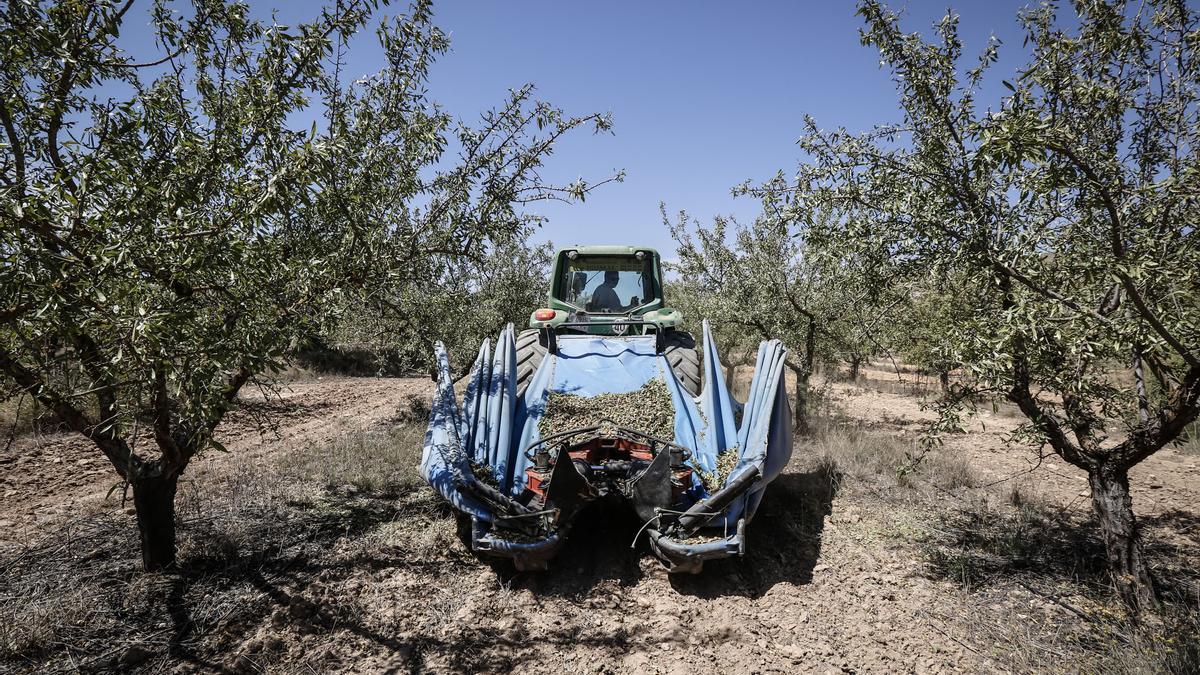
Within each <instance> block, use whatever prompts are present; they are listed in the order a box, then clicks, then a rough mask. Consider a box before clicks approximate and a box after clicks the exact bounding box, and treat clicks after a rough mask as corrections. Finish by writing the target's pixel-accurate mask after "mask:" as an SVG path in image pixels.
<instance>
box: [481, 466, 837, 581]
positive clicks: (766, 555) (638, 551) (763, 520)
mask: <svg viewBox="0 0 1200 675" xmlns="http://www.w3.org/2000/svg"><path fill="white" fill-rule="evenodd" d="M837 479H838V476H837V475H836V474H835V473H833V471H832V470H831V469H829V468H826V467H822V468H820V469H818V470H816V471H812V472H807V473H783V474H781V475H779V477H777V478H776V479H775V480H774V481H772V482H771V484H770V485H768V486H767V488H766V495H765V497H764V498H763V501H762V504H761V506H760V507H759V510H758V513H757V514H755V516H754V519H753V520H752V521H751V522H750V523H749V524H747V526H746V555H745V556H744V557H742V558H729V559H724V560H711V561H708V562H707V563H706V564H705V566H704V569H703V571H702V572H700V573H699V574H695V575H692V574H680V575H672V576H671V585H672V586H673V587H674V588H675V590H676V591H677V592H679V593H684V594H687V595H694V596H697V597H703V598H713V597H718V596H728V595H738V596H745V597H758V596H761V595H762V594H764V593H766V592H767V591H768V590H770V589H771V588H772V587H773V586H775V585H776V584H778V583H780V582H788V583H792V584H796V585H800V584H807V583H809V582H810V581H812V570H813V567H815V566H816V564H817V559H818V557H819V556H820V553H821V534H822V529H823V528H824V523H825V516H826V515H828V514H829V513H830V512H831V510H832V507H833V501H834V498H835V497H836V492H837V490H836V485H837ZM642 525H643V523H642V522H641V521H640V520H638V519H637V517H636V515H634V514H633V512H632V511H631V510H630V509H628V508H622V505H621V504H610V503H600V502H597V503H593V504H592V505H590V506H589V508H588V509H587V510H586V511H584V512H582V513H580V515H579V518H578V520H577V521H576V524H575V527H574V528H573V529H572V531H571V534H570V537H569V538H568V539H567V543H566V544H565V545H564V546H563V550H562V551H561V552H560V553H559V555H558V556H557V557H556V558H555V559H554V560H552V561H551V562H550V569H549V570H547V571H545V572H534V573H519V572H515V571H512V570H511V568H508V567H503V566H498V567H497V575H498V577H499V578H500V580H501V582H502V583H506V584H512V585H514V586H516V587H518V588H528V589H530V590H532V591H534V592H536V593H538V594H545V595H560V596H566V597H580V596H584V595H587V594H588V593H589V592H591V591H592V590H593V589H594V588H596V587H597V586H601V585H604V584H606V583H616V584H617V585H619V586H621V587H629V586H634V585H636V584H637V583H638V582H639V581H640V580H641V579H642V577H643V576H644V575H645V574H646V573H647V569H649V570H654V569H655V568H656V567H657V566H658V565H659V563H658V562H657V560H655V559H653V555H652V553H651V552H650V547H649V545H648V543H647V541H646V537H645V535H644V534H643V535H641V536H638V535H639V531H640V530H641V528H642ZM635 537H636V538H637V542H636V545H634V546H632V548H631V544H634V539H635Z"/></svg>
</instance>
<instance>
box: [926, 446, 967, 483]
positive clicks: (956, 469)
mask: <svg viewBox="0 0 1200 675" xmlns="http://www.w3.org/2000/svg"><path fill="white" fill-rule="evenodd" d="M919 469H920V470H921V472H922V473H923V474H924V475H925V476H927V477H928V478H929V480H930V482H932V483H933V484H934V485H936V486H937V487H939V488H941V489H943V490H957V489H960V488H972V487H975V486H976V485H978V484H979V477H978V476H977V475H976V473H975V469H974V468H973V467H972V466H971V462H970V461H968V460H967V459H966V458H965V457H962V456H960V455H954V454H950V453H947V452H945V451H937V452H934V453H931V454H930V455H929V456H927V457H925V459H924V460H922V465H921V466H920V467H919Z"/></svg>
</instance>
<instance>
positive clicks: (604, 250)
mask: <svg viewBox="0 0 1200 675" xmlns="http://www.w3.org/2000/svg"><path fill="white" fill-rule="evenodd" d="M564 251H575V252H576V253H578V254H580V255H635V254H637V252H638V251H642V252H644V253H649V254H650V255H653V256H655V257H658V251H656V250H654V249H653V248H651V247H649V246H581V245H578V244H577V245H575V246H564V247H563V248H561V249H559V253H562V252H564Z"/></svg>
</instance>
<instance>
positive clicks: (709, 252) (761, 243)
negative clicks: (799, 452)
mask: <svg viewBox="0 0 1200 675" xmlns="http://www.w3.org/2000/svg"><path fill="white" fill-rule="evenodd" d="M781 187H782V184H779V183H776V184H775V189H774V190H769V191H765V192H764V199H763V212H762V214H761V215H760V216H759V217H758V218H757V219H756V220H755V222H754V224H753V225H752V226H747V225H743V224H740V223H738V222H737V221H736V220H733V219H731V218H724V217H718V218H715V219H714V221H713V224H712V226H711V227H703V226H701V225H700V224H699V223H691V222H689V220H688V217H687V214H686V213H681V214H679V217H678V220H677V221H675V222H674V223H672V222H667V225H668V227H669V228H670V230H671V236H672V237H673V238H674V239H675V242H676V245H677V249H676V254H677V256H678V261H677V262H676V263H675V264H674V267H675V269H676V271H677V272H678V273H679V275H680V280H679V282H680V283H681V284H683V285H685V286H686V288H687V292H686V293H685V295H684V297H686V298H687V299H688V300H689V301H690V303H691V305H692V306H690V307H684V308H683V309H685V311H687V312H688V313H693V314H697V315H698V316H696V317H693V320H699V319H700V318H706V319H708V320H709V321H710V322H711V324H712V325H713V326H714V327H716V328H717V329H718V330H719V332H718V333H717V339H720V340H722V343H721V347H722V350H723V351H726V352H729V351H731V350H732V351H735V352H740V353H746V354H749V355H751V357H752V355H753V354H754V351H755V349H756V344H757V342H758V341H761V340H771V339H779V340H782V341H783V342H784V344H786V345H787V346H788V349H789V353H788V358H787V360H786V362H785V364H784V365H786V366H787V368H788V370H790V371H791V372H792V375H793V376H794V377H795V381H796V385H795V391H794V393H793V404H792V416H793V423H794V425H795V427H796V428H797V429H798V430H800V431H802V432H805V431H807V430H808V428H809V419H808V405H807V403H808V398H809V392H810V389H811V387H810V385H809V382H810V380H811V378H812V375H813V372H814V370H815V367H816V365H817V364H818V363H821V362H823V361H832V360H834V359H835V355H836V354H837V353H838V352H844V351H847V349H846V347H847V346H848V345H849V346H850V349H851V350H857V351H860V352H861V351H865V348H864V347H863V346H861V345H863V344H864V342H862V341H861V339H862V338H863V337H864V336H865V335H866V333H864V332H863V331H862V330H861V329H862V323H861V322H860V321H859V319H861V318H862V317H863V316H864V313H863V311H862V310H863V305H864V302H865V300H866V296H865V293H863V292H862V286H861V282H862V277H861V276H860V275H859V274H858V273H856V272H855V266H854V265H852V264H851V259H850V258H846V259H842V260H837V261H834V260H831V259H828V258H822V257H819V256H815V255H811V251H810V250H809V249H808V247H807V242H806V239H805V237H804V234H805V231H806V228H804V227H803V226H801V225H799V224H797V223H796V222H795V221H794V220H792V219H789V218H787V217H784V215H783V214H784V207H785V203H784V202H783V201H782V200H781V199H777V198H776V196H775V195H776V194H778V192H779V191H780V190H779V188H781ZM664 219H665V217H664ZM852 340H857V341H856V342H853V343H851V341H852Z"/></svg>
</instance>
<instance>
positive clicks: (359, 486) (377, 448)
mask: <svg viewBox="0 0 1200 675" xmlns="http://www.w3.org/2000/svg"><path fill="white" fill-rule="evenodd" d="M423 443H424V429H423V428H421V427H418V426H415V425H400V426H397V427H395V428H393V429H391V430H388V431H370V432H362V433H358V434H352V435H349V436H345V437H341V438H337V439H334V440H333V441H331V442H330V443H328V444H326V445H322V446H315V445H313V446H308V447H305V448H302V449H300V450H297V451H295V452H292V453H289V454H288V455H286V456H285V457H283V458H282V459H281V460H280V462H279V467H280V470H281V471H282V472H283V473H284V474H285V475H288V476H293V477H295V478H297V479H299V480H302V481H308V482H313V483H317V484H320V485H324V486H326V487H330V488H338V489H343V490H344V489H347V488H351V489H353V490H358V491H362V492H366V493H370V494H379V495H381V496H396V495H398V494H400V493H401V492H403V491H405V490H412V489H413V488H416V487H418V486H420V485H422V484H423V482H422V481H421V477H420V475H419V474H418V473H417V465H418V463H419V462H420V459H421V448H422V445H423Z"/></svg>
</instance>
